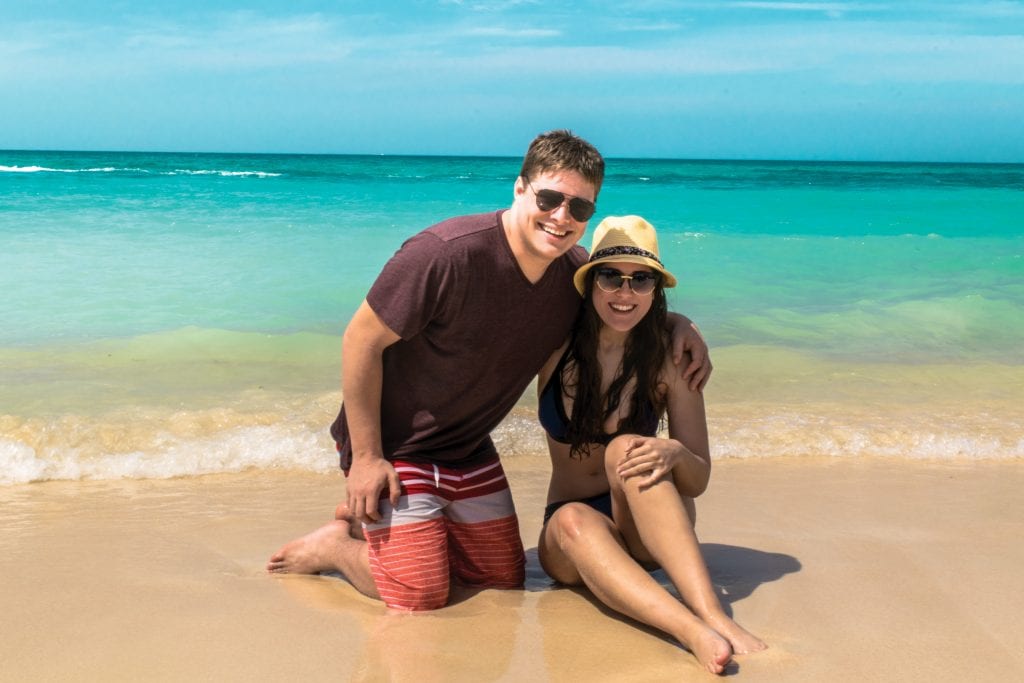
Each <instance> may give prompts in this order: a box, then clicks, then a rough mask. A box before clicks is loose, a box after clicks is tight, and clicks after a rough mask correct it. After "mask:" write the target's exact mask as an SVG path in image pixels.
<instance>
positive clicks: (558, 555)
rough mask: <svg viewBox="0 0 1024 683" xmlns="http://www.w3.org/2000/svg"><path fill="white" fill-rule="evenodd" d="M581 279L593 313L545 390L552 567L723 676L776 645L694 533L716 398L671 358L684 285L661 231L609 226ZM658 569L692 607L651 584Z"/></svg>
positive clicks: (630, 222) (552, 363) (610, 222)
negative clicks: (668, 298)
mask: <svg viewBox="0 0 1024 683" xmlns="http://www.w3.org/2000/svg"><path fill="white" fill-rule="evenodd" d="M575 283H576V288H577V289H578V290H579V291H580V293H581V294H582V295H583V296H584V298H585V304H584V306H583V310H582V311H581V314H580V318H579V320H578V321H577V324H576V328H575V330H574V333H573V337H572V338H571V339H570V340H569V341H567V342H566V344H565V345H563V347H562V348H561V349H559V350H558V351H556V352H555V354H554V355H552V356H551V358H550V360H549V361H548V362H547V364H546V365H545V366H544V368H543V369H542V370H541V373H540V376H539V380H538V385H537V386H538V387H540V392H539V399H540V400H539V412H540V419H541V423H542V424H543V426H544V428H545V430H546V431H547V433H548V446H549V450H550V453H551V462H552V474H551V483H550V485H549V487H548V506H547V509H546V510H545V522H544V527H543V529H542V530H541V537H540V542H539V544H538V545H539V554H540V561H541V565H542V566H543V568H544V570H545V571H546V572H547V573H548V575H549V576H551V577H552V578H553V579H555V580H557V581H559V582H560V583H563V584H568V585H580V584H584V585H586V586H587V587H588V588H589V589H590V590H591V591H592V592H593V593H594V595H595V596H597V598H598V599H600V600H601V602H603V603H604V604H606V605H608V606H609V607H611V608H612V609H614V610H616V611H618V612H621V613H622V614H625V615H627V616H629V617H632V618H633V619H636V620H637V621H641V622H643V623H645V624H648V625H650V626H653V627H655V628H658V629H660V630H662V631H665V632H666V633H669V634H670V635H672V636H673V637H674V638H676V639H677V640H678V641H679V642H681V643H682V644H683V645H684V646H686V647H687V648H688V649H689V650H690V651H691V652H693V654H694V656H696V657H697V659H698V660H699V661H700V663H701V665H702V666H704V667H705V668H706V669H707V670H708V671H710V672H712V673H716V674H719V673H722V672H723V671H724V669H725V667H726V665H727V664H728V663H729V661H730V659H731V657H732V655H733V654H734V653H735V654H739V653H746V652H753V651H757V650H763V649H764V648H765V647H766V645H765V644H764V643H763V642H762V641H761V640H760V639H758V638H757V637H755V636H753V635H752V634H750V633H749V632H747V631H746V630H745V629H743V628H742V627H740V626H739V625H738V624H737V623H736V622H734V621H733V620H732V619H731V618H729V617H728V616H727V615H726V614H725V611H724V610H723V609H722V606H721V604H720V603H719V601H718V596H717V595H716V593H715V590H714V588H713V586H712V584H711V579H710V576H709V575H708V571H707V567H706V566H705V564H704V559H703V557H702V556H701V552H700V546H699V544H698V542H697V536H696V534H695V533H694V520H695V507H694V503H693V499H694V498H695V497H697V496H699V495H700V494H701V493H703V492H704V489H705V488H706V487H707V484H708V478H709V475H710V471H711V460H710V457H709V454H708V434H707V424H706V421H705V417H704V401H703V397H702V396H701V394H700V393H698V392H692V391H689V390H688V389H687V386H686V384H685V382H684V381H683V380H682V378H681V377H680V374H679V371H678V370H677V369H676V368H675V366H674V365H673V364H672V360H671V358H670V357H669V354H668V353H667V339H666V335H665V332H664V331H665V329H666V326H665V315H666V311H667V306H666V303H665V292H664V289H665V288H666V287H674V286H675V284H676V279H675V277H673V276H672V274H671V273H670V272H668V271H667V270H666V269H665V268H664V266H662V264H661V261H660V260H659V259H658V244H657V236H656V234H655V231H654V228H653V227H652V226H651V225H650V224H649V223H648V222H647V221H645V220H644V219H642V218H640V217H638V216H623V217H609V218H606V219H605V220H604V221H602V222H601V224H600V225H598V227H597V229H596V230H595V233H594V242H593V248H592V249H591V257H590V261H589V262H588V263H586V264H584V265H583V266H581V267H580V268H579V270H578V271H577V272H576V275H575ZM664 416H667V418H668V438H658V437H657V436H656V434H657V431H658V424H659V422H660V420H661V419H662V417H664ZM657 566H660V567H661V568H662V569H664V570H665V572H666V574H667V575H668V577H669V578H670V579H671V581H672V583H673V584H674V585H675V587H676V589H677V590H678V591H679V595H680V596H681V597H682V600H683V602H682V603H681V602H680V601H679V600H678V599H677V598H676V597H675V596H673V595H672V594H670V593H669V592H668V591H667V590H665V588H663V587H662V586H661V585H660V584H659V583H658V582H656V581H655V580H654V579H653V578H652V577H651V576H650V574H649V573H648V571H647V569H648V568H655V567H657ZM684 603H685V604H684Z"/></svg>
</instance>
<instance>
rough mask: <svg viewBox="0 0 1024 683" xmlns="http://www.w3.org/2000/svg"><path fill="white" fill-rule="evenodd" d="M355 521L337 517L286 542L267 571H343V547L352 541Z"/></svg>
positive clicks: (317, 572) (310, 572) (279, 572)
mask: <svg viewBox="0 0 1024 683" xmlns="http://www.w3.org/2000/svg"><path fill="white" fill-rule="evenodd" d="M351 528H352V524H351V523H350V522H349V521H348V520H343V519H336V520H334V521H333V522H328V523H327V524H325V525H323V526H322V527H320V528H319V529H317V530H316V531H313V532H310V533H308V534H306V535H305V536H303V537H301V538H297V539H295V540H294V541H291V542H289V543H286V544H285V545H284V546H282V547H281V549H280V550H278V551H277V552H276V553H274V554H273V555H271V556H270V561H269V562H267V571H268V572H272V573H274V574H319V573H320V572H331V571H337V572H342V571H343V570H342V567H341V564H340V553H341V546H342V544H343V543H346V542H349V541H351V540H352V536H351V535H350V533H351Z"/></svg>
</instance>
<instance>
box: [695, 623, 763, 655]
mask: <svg viewBox="0 0 1024 683" xmlns="http://www.w3.org/2000/svg"><path fill="white" fill-rule="evenodd" d="M706 621H707V624H708V625H709V626H710V627H711V628H713V629H715V630H716V631H718V633H719V634H721V636H722V637H723V638H725V639H726V640H728V641H729V644H730V645H732V651H733V652H734V653H736V654H738V655H746V654H750V653H751V652H760V651H761V650H767V649H768V645H767V644H766V643H765V642H764V641H763V640H761V639H760V638H758V637H757V636H755V635H754V634H753V633H751V632H750V631H748V630H747V629H745V628H743V627H742V626H740V625H739V624H737V623H736V622H735V621H733V620H732V619H730V618H729V617H727V616H725V615H724V614H723V615H722V616H720V617H716V618H711V619H707V620H706Z"/></svg>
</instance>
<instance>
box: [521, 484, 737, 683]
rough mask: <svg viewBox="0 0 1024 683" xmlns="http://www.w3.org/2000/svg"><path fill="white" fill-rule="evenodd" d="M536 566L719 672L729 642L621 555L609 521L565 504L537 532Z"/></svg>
mask: <svg viewBox="0 0 1024 683" xmlns="http://www.w3.org/2000/svg"><path fill="white" fill-rule="evenodd" d="M539 554H540V561H541V565H542V566H543V567H544V570H545V571H546V572H547V573H548V575H549V576H551V577H552V578H553V579H555V580H557V581H559V582H561V583H564V584H568V585H579V584H581V583H582V584H585V585H586V586H587V588H589V589H590V591H591V592H592V593H593V594H594V595H595V596H596V597H597V598H598V599H599V600H600V601H601V602H603V603H604V604H605V605H607V606H608V607H611V608H612V609H614V610H615V611H617V612H621V613H622V614H625V615H626V616H628V617H631V618H633V619H636V620H637V621H640V622H643V623H645V624H648V625H649V626H653V627H655V628H657V629H660V630H662V631H665V632H666V633H668V634H670V635H672V636H673V637H674V638H676V639H677V640H678V641H679V642H681V643H682V644H683V645H685V646H686V647H687V648H688V649H689V650H690V651H691V652H693V654H694V656H695V657H696V658H697V660H698V661H699V662H700V663H701V665H702V666H704V667H705V668H706V669H707V670H708V671H710V672H711V673H716V674H717V673H722V671H723V670H724V669H725V666H726V664H728V663H729V660H730V658H731V656H732V648H731V647H730V645H729V643H728V642H727V641H726V640H725V639H724V638H722V637H721V636H720V635H719V634H718V633H716V632H715V631H714V630H713V629H712V628H710V627H708V626H707V625H706V624H705V623H703V622H702V621H701V620H700V619H698V618H697V617H695V616H694V615H693V613H691V612H690V610H688V609H687V608H686V606H685V605H683V604H681V603H680V602H679V601H678V600H676V599H675V598H674V597H673V596H672V595H671V594H670V593H668V591H666V590H665V589H664V588H662V586H661V585H659V584H658V582H657V581H655V580H654V579H653V578H652V577H651V575H650V574H648V573H647V571H645V570H644V569H643V568H642V567H641V566H640V565H639V564H637V562H636V560H634V559H633V558H632V557H630V555H629V553H628V552H627V551H626V548H625V544H624V543H623V541H622V536H621V535H620V534H619V532H618V530H617V529H616V528H615V525H614V524H613V523H612V521H611V520H610V519H608V518H607V517H605V516H604V515H602V514H601V513H600V512H597V511H596V510H594V509H592V508H590V507H588V506H586V505H584V504H582V503H568V504H566V505H564V506H562V507H561V508H559V509H558V511H557V512H555V514H554V515H552V517H551V519H550V520H548V522H547V524H546V525H545V526H544V529H543V531H541V538H540V543H539Z"/></svg>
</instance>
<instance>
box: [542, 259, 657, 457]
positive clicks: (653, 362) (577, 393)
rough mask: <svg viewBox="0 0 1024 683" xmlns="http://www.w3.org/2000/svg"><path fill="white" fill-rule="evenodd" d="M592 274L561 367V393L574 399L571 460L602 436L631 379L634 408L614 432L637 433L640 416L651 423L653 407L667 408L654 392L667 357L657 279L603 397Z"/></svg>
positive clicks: (587, 452) (598, 321)
mask: <svg viewBox="0 0 1024 683" xmlns="http://www.w3.org/2000/svg"><path fill="white" fill-rule="evenodd" d="M596 271H597V269H596V268H591V269H590V272H589V273H587V279H586V287H585V288H584V293H583V297H584V302H583V306H581V307H580V313H579V316H578V317H577V319H576V325H575V327H574V329H573V335H572V339H571V340H570V341H569V353H568V356H567V359H566V363H565V364H564V365H563V368H562V377H561V380H562V387H563V389H562V390H563V391H564V392H565V393H566V395H567V396H569V397H570V398H572V400H573V404H572V415H571V416H570V419H569V425H568V429H567V433H566V437H567V439H568V441H569V443H570V444H571V448H570V450H569V455H570V456H571V457H574V458H583V457H584V456H589V455H590V445H591V444H593V443H597V442H600V441H601V439H602V437H603V436H604V435H605V433H606V432H605V431H604V423H605V421H607V419H608V418H609V417H610V416H611V415H612V413H614V412H615V411H616V410H618V408H619V405H620V404H621V403H622V400H623V396H622V392H623V390H624V389H625V387H626V385H627V384H628V383H629V381H630V380H631V379H632V378H634V377H635V378H636V389H635V391H634V393H633V400H632V405H631V406H630V409H629V414H628V415H627V416H626V417H625V418H623V419H622V420H620V421H619V427H618V431H621V432H627V433H628V432H637V433H639V432H640V431H641V430H642V429H643V423H644V422H645V419H644V418H645V417H647V418H648V419H649V416H650V412H649V411H650V409H651V407H653V408H654V410H655V414H657V415H661V413H662V411H663V410H664V409H665V406H664V402H665V401H664V398H663V396H662V394H661V392H659V391H658V384H659V382H658V377H659V375H660V374H661V368H662V366H663V365H664V363H665V356H666V354H667V353H668V332H667V330H666V325H667V323H666V319H667V316H668V304H667V303H666V301H665V288H664V287H663V286H662V284H661V282H660V281H659V283H658V286H657V287H655V288H654V291H653V292H652V293H651V296H652V297H653V301H652V302H651V309H650V310H649V311H647V315H645V316H644V317H643V319H641V320H640V322H639V323H637V324H636V326H635V327H634V328H633V329H632V330H630V332H629V337H628V339H627V340H626V348H625V350H624V351H623V354H622V364H621V365H620V366H619V369H618V371H617V374H616V375H615V377H614V378H613V379H612V382H611V384H610V386H609V387H608V392H607V394H605V395H603V396H602V395H601V364H600V363H599V362H598V360H597V345H598V339H599V335H600V331H601V325H602V322H601V318H600V316H599V315H598V314H597V310H596V309H595V308H594V301H593V297H592V292H593V289H594V276H595V273H596ZM573 375H575V378H574V377H573ZM627 398H628V397H627ZM559 400H561V399H560V398H559Z"/></svg>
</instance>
